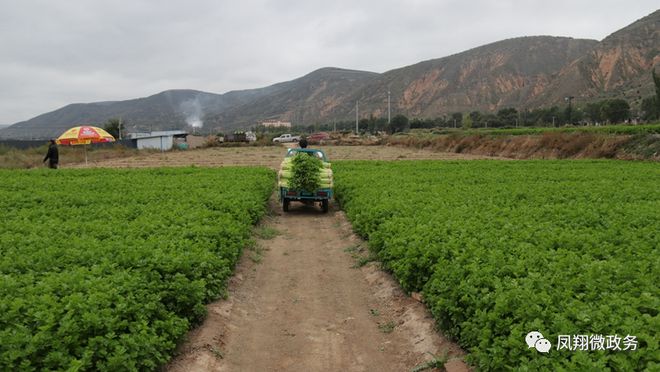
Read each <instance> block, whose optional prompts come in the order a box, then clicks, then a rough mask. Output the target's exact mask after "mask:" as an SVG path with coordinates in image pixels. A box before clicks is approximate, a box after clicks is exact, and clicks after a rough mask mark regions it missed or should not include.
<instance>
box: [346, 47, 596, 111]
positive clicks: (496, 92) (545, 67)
mask: <svg viewBox="0 0 660 372" xmlns="http://www.w3.org/2000/svg"><path fill="white" fill-rule="evenodd" d="M597 44H598V42H597V41H594V40H578V39H571V38H560V37H550V36H537V37H522V38H516V39H509V40H504V41H500V42H497V43H493V44H489V45H486V46H482V47H479V48H475V49H472V50H468V51H466V52H463V53H459V54H456V55H453V56H449V57H445V58H440V59H434V60H430V61H425V62H421V63H418V64H416V65H412V66H408V67H404V68H401V69H397V70H393V71H389V72H386V73H384V74H382V75H381V76H380V77H379V78H378V79H375V80H374V81H372V82H370V83H369V84H367V85H366V86H365V87H364V88H362V89H361V90H360V91H358V92H357V93H356V94H354V95H353V96H352V99H351V100H352V101H355V100H359V101H360V106H361V107H362V108H363V110H364V112H365V113H366V112H370V113H373V114H374V115H376V116H378V115H386V114H387V112H386V110H387V103H386V102H387V91H388V88H389V89H390V91H391V101H392V107H393V110H395V111H396V112H404V113H406V114H407V115H410V116H422V117H432V116H437V115H440V114H445V113H450V112H457V111H460V112H465V111H472V110H481V111H492V110H496V109H498V108H501V107H505V106H513V107H520V106H523V105H526V104H527V103H528V102H529V101H530V100H532V99H534V98H536V97H537V96H539V95H540V94H541V93H542V92H543V91H544V90H545V88H546V87H547V86H548V85H549V84H550V82H551V81H552V80H553V79H554V78H555V76H556V75H557V74H558V73H559V71H561V69H562V68H563V67H565V66H566V65H567V64H569V63H571V62H572V61H574V60H575V59H577V58H579V57H580V56H583V55H584V54H585V53H587V52H589V51H591V50H592V49H593V48H594V47H595V46H596V45H597ZM340 114H342V116H347V115H346V114H347V113H346V112H342V113H340Z"/></svg>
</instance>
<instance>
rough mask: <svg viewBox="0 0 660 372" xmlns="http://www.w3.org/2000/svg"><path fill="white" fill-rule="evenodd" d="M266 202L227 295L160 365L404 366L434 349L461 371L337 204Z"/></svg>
mask: <svg viewBox="0 0 660 372" xmlns="http://www.w3.org/2000/svg"><path fill="white" fill-rule="evenodd" d="M271 208H272V210H273V212H272V216H271V217H269V218H267V219H266V221H265V222H264V225H263V226H262V227H260V228H261V229H267V231H271V232H273V231H277V233H279V235H277V236H275V237H272V238H271V239H259V240H258V241H257V245H256V248H252V249H251V250H246V251H245V252H244V255H243V259H242V261H241V263H240V264H239V266H238V267H237V271H236V275H235V276H234V278H233V280H232V282H231V283H230V288H229V296H228V299H226V300H220V301H217V302H215V303H212V304H210V305H209V306H208V311H209V316H208V317H207V319H206V321H205V322H204V324H202V325H201V326H200V327H198V328H197V329H196V330H194V331H192V332H191V333H190V334H189V337H188V340H187V341H186V343H185V344H184V345H182V346H181V347H180V349H179V350H178V356H177V357H176V358H175V359H174V360H173V361H172V362H171V363H170V364H169V365H168V366H167V367H166V370H167V371H171V372H179V371H181V372H183V371H410V370H411V369H413V368H415V367H421V366H424V365H425V364H429V362H430V361H432V360H434V359H435V358H439V359H441V360H443V361H442V362H439V363H437V364H439V365H443V364H444V366H445V368H446V370H448V371H467V370H468V368H467V366H466V365H465V364H464V363H463V361H462V359H461V358H462V356H463V355H464V352H463V351H462V350H461V349H460V348H459V347H458V346H457V345H455V344H453V343H451V342H449V341H447V340H446V339H445V338H444V337H443V336H442V335H441V334H440V333H438V332H437V331H436V330H435V328H434V322H433V319H432V318H431V316H430V314H429V313H428V311H427V310H426V308H425V307H424V305H423V304H422V303H420V302H418V301H416V300H415V299H413V298H411V297H409V296H407V295H405V294H404V293H403V292H402V291H401V290H400V289H399V286H398V284H397V283H396V282H395V281H394V280H393V279H392V278H391V277H390V276H389V275H388V274H386V273H384V272H383V271H381V270H380V269H379V267H378V266H377V264H375V263H368V264H366V265H364V266H361V265H360V264H359V262H360V259H361V258H362V257H364V256H363V255H364V254H366V253H365V252H366V249H365V248H362V245H363V242H362V241H361V240H360V239H359V238H358V237H356V236H355V235H353V234H352V232H351V226H350V223H349V222H348V221H347V220H346V217H345V215H344V213H343V212H341V211H338V210H336V208H332V207H331V210H330V212H329V213H328V214H322V213H321V211H320V209H319V208H318V207H313V206H305V205H303V204H300V203H294V204H292V206H291V211H290V212H289V213H283V212H281V208H280V207H279V205H278V204H277V203H276V201H275V200H273V201H272V202H271ZM430 367H431V366H430V365H429V370H431V368H430ZM434 370H438V369H434Z"/></svg>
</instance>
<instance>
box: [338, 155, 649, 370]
mask: <svg viewBox="0 0 660 372" xmlns="http://www.w3.org/2000/svg"><path fill="white" fill-rule="evenodd" d="M334 169H335V182H336V184H335V185H336V187H335V190H336V196H337V198H338V199H339V200H340V202H341V204H342V206H343V208H344V209H345V210H346V212H347V215H348V217H349V219H350V220H351V222H352V223H353V227H354V229H355V230H356V231H357V232H358V233H359V234H361V235H362V236H363V237H364V238H366V239H368V241H369V246H370V249H371V250H372V251H373V252H375V253H376V254H377V256H378V258H379V259H380V260H382V262H383V264H384V266H385V267H386V268H387V269H389V270H390V271H392V272H393V273H394V275H395V276H396V278H398V280H399V281H400V283H401V285H402V286H403V288H405V289H406V290H408V291H422V292H423V293H424V299H425V301H426V302H427V305H428V306H429V308H430V309H431V311H432V313H433V315H434V317H435V319H436V321H437V323H438V325H439V327H440V328H441V329H442V330H443V332H444V333H445V334H447V335H448V336H450V337H452V338H454V339H456V340H458V342H459V343H460V344H461V345H462V346H463V347H464V348H465V349H467V350H468V351H469V360H470V362H471V363H472V364H473V365H474V366H475V367H477V368H478V369H479V370H485V371H501V370H522V371H539V370H580V371H587V370H608V369H610V370H617V371H633V370H635V371H637V370H640V371H641V370H657V369H658V368H660V348H659V347H658V340H659V339H660V337H659V334H658V332H659V331H660V315H659V309H660V289H659V288H660V287H659V286H658V281H659V278H660V167H659V166H658V165H657V164H655V163H645V162H623V161H454V162H437V161H414V162H412V161H399V162H362V161H355V162H336V163H334ZM530 331H540V332H541V333H542V334H543V335H544V336H545V337H546V338H547V339H548V340H550V341H551V342H552V346H553V349H552V350H550V352H549V353H548V354H541V353H538V352H536V350H534V349H528V346H527V345H526V343H525V335H526V334H527V333H528V332H530ZM582 334H586V335H589V334H595V335H598V334H602V335H614V334H618V335H619V336H625V335H634V336H636V337H637V340H638V342H639V345H638V348H637V350H635V351H630V350H628V351H620V352H614V351H576V350H565V349H564V350H557V349H556V341H557V338H558V335H582Z"/></svg>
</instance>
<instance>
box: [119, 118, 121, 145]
mask: <svg viewBox="0 0 660 372" xmlns="http://www.w3.org/2000/svg"><path fill="white" fill-rule="evenodd" d="M119 140H120V141H121V118H119Z"/></svg>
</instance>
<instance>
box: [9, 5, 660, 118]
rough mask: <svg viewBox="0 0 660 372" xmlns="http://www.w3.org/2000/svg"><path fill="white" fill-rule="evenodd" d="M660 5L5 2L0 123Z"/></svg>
mask: <svg viewBox="0 0 660 372" xmlns="http://www.w3.org/2000/svg"><path fill="white" fill-rule="evenodd" d="M655 6H657V3H656V2H655V1H647V0H638V1H635V2H634V3H630V2H624V1H619V0H602V1H591V0H589V1H574V0H573V1H567V0H556V1H553V2H547V1H540V0H530V1H522V0H490V1H489V0H475V1H471V2H469V3H468V2H464V1H454V0H441V1H438V0H436V1H432V0H412V1H411V0H408V1H393V0H382V1H371V0H370V1H348V0H337V1H317V0H310V1H303V0H283V1H275V0H270V1H269V0H244V1H241V2H236V1H213V0H189V1H186V2H182V1H181V2H179V1H176V2H175V1H167V2H160V1H148V0H131V1H128V0H115V1H105V0H96V1H94V0H67V1H47V0H41V1H38V0H22V1H11V0H0V51H1V52H0V124H9V123H13V122H16V121H20V120H26V119H29V118H30V117H33V116H35V115H38V114H41V113H44V112H46V111H51V110H54V109H57V108H59V107H61V106H63V105H65V104H68V103H73V102H92V101H105V100H120V99H129V98H135V97H140V96H146V95H151V94H154V93H157V92H160V91H162V90H166V89H173V88H191V89H198V90H204V91H209V92H216V93H223V92H226V91H229V90H233V89H247V88H256V87H261V86H266V85H269V84H273V83H276V82H280V81H285V80H290V79H293V78H296V77H299V76H301V75H304V74H306V73H308V72H311V71H312V70H315V69H317V68H320V67H324V66H336V67H344V68H353V69H361V70H369V71H376V72H383V71H386V70H389V69H393V68H398V67H403V66H405V65H408V64H412V63H416V62H419V61H421V60H426V59H431V58H439V57H444V56H447V55H450V54H453V53H458V52H461V51H464V50H467V49H470V48H473V47H477V46H480V45H483V44H487V43H490V42H495V41H498V40H501V39H505V38H510V37H517V36H525V35H556V36H572V37H578V38H592V39H599V40H600V39H602V38H604V37H605V36H607V35H608V34H609V33H611V32H614V31H616V30H618V29H619V28H621V27H624V26H626V25H628V24H630V23H632V22H634V21H635V20H636V19H639V18H641V17H643V16H646V15H647V14H649V13H651V12H653V11H654V10H655V9H656V8H655Z"/></svg>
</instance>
